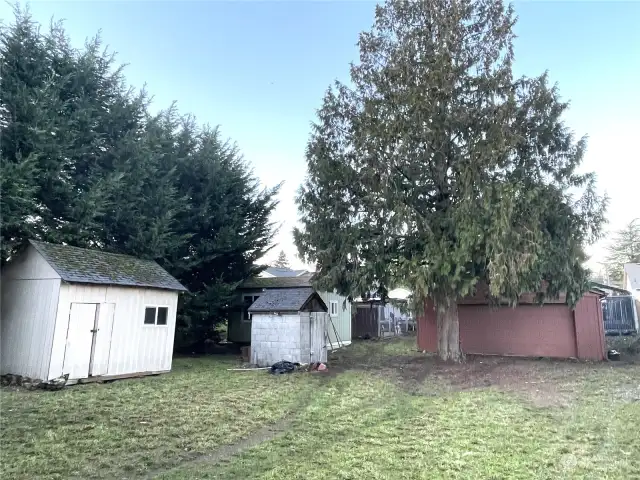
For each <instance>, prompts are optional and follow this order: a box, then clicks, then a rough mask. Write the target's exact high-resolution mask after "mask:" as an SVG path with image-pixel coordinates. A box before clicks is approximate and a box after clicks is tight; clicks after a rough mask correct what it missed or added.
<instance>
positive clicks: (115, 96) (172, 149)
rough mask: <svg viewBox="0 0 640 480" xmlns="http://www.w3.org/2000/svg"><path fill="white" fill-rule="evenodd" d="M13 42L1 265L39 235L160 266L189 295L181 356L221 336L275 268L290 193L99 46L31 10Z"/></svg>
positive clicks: (18, 23)
mask: <svg viewBox="0 0 640 480" xmlns="http://www.w3.org/2000/svg"><path fill="white" fill-rule="evenodd" d="M0 35H1V36H0V71H1V72H2V89H0V129H1V131H0V135H1V138H2V142H0V148H1V154H2V156H1V158H0V161H1V168H2V176H1V177H0V188H1V202H2V204H1V213H2V225H1V230H0V235H1V238H0V245H1V246H2V257H1V259H2V263H4V262H5V261H7V259H9V258H10V257H11V256H12V255H14V254H15V252H16V251H17V248H18V247H19V245H20V244H21V243H23V242H24V241H25V240H26V239H28V238H35V239H40V240H44V241H49V242H56V243H60V242H64V243H68V244H71V245H76V246H81V247H91V248H98V249H104V250H108V251H112V252H118V253H125V254H129V255H134V256H137V257H142V258H148V259H154V260H156V261H158V262H159V263H160V264H161V265H162V266H164V267H165V268H166V269H167V270H168V271H169V272H170V273H171V274H173V275H174V276H175V277H176V278H178V279H179V280H180V281H181V282H182V283H183V284H184V285H185V286H186V287H187V288H188V289H189V293H188V294H185V295H183V296H182V297H181V302H180V306H179V311H178V336H177V339H176V346H177V347H180V346H185V345H189V344H193V343H197V342H203V341H204V340H206V339H207V338H211V336H212V335H214V334H215V331H214V330H215V328H214V327H215V325H216V324H217V323H220V322H224V321H225V316H226V313H227V311H228V307H229V303H230V299H231V297H232V295H233V292H234V290H235V288H236V286H237V285H238V284H239V283H241V282H242V281H244V280H245V279H246V278H248V277H250V276H252V275H255V274H256V273H258V272H259V271H260V269H261V268H263V267H261V266H259V265H257V260H258V259H259V258H261V257H262V256H263V255H264V254H265V253H266V252H267V251H268V250H269V249H270V248H271V242H272V240H273V235H274V233H275V228H274V225H273V224H272V222H271V221H270V215H271V213H272V212H273V209H274V208H275V206H276V200H275V198H276V195H277V192H278V189H279V186H276V187H275V188H270V189H265V188H263V187H262V186H261V185H260V182H259V180H258V179H257V178H255V177H254V176H253V174H252V173H251V168H250V165H249V164H248V163H247V162H246V161H245V160H244V159H243V158H242V156H241V154H240V153H239V150H238V148H237V147H236V146H235V145H233V144H231V143H229V142H228V141H225V140H223V139H222V138H221V135H220V133H219V132H218V130H217V129H211V128H209V127H204V128H200V127H198V126H197V125H196V123H195V120H194V119H193V118H192V117H190V116H188V115H186V116H185V115H180V114H179V113H178V111H177V109H176V108H175V106H171V107H170V108H168V109H167V110H165V111H163V112H161V113H159V114H157V115H151V114H150V113H149V111H148V100H147V96H146V93H145V92H144V91H141V92H135V91H134V90H133V89H132V88H130V87H128V86H127V85H126V83H125V80H124V77H123V74H122V68H121V67H119V66H118V65H116V63H115V59H114V57H113V55H112V54H110V53H108V52H107V51H105V50H103V49H102V47H101V43H100V39H99V38H95V39H93V40H91V41H89V42H87V43H86V44H85V46H84V48H83V49H75V48H73V47H72V46H71V43H70V41H69V39H68V38H67V37H66V35H65V32H64V29H63V26H62V25H61V24H52V25H51V27H50V28H49V29H48V30H47V31H44V30H43V31H41V30H40V26H39V25H37V24H36V23H34V22H33V21H32V20H31V18H30V16H29V13H28V11H27V12H25V11H22V10H20V8H16V14H15V20H14V23H13V24H11V25H7V26H3V27H2V30H1V31H0Z"/></svg>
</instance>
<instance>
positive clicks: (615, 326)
mask: <svg viewBox="0 0 640 480" xmlns="http://www.w3.org/2000/svg"><path fill="white" fill-rule="evenodd" d="M602 318H603V320H604V330H605V333H606V334H607V335H634V334H636V333H638V332H637V330H636V311H635V303H634V299H633V297H632V296H631V295H615V296H610V297H605V298H603V299H602Z"/></svg>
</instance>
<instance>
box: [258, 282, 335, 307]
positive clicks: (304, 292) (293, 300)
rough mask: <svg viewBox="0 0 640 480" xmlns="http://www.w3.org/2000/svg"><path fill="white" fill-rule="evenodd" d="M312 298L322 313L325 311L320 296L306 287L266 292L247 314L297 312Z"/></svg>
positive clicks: (324, 305)
mask: <svg viewBox="0 0 640 480" xmlns="http://www.w3.org/2000/svg"><path fill="white" fill-rule="evenodd" d="M312 298H316V300H318V301H319V302H320V305H321V307H323V309H324V311H325V312H326V311H327V306H326V304H325V303H324V302H323V301H322V299H321V298H320V295H318V294H317V293H316V291H315V290H314V289H313V288H311V287H307V288H281V289H275V290H267V291H266V292H265V293H263V294H262V295H260V297H258V299H257V300H256V301H255V302H253V304H251V306H250V307H249V312H251V313H256V312H299V311H300V310H303V309H304V308H305V306H306V305H307V304H308V303H309V301H310V300H311V299H312Z"/></svg>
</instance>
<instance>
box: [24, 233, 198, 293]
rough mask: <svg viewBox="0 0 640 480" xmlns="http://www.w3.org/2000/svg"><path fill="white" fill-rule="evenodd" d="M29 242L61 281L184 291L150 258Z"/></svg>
mask: <svg viewBox="0 0 640 480" xmlns="http://www.w3.org/2000/svg"><path fill="white" fill-rule="evenodd" d="M29 243H30V244H31V245H32V246H33V247H34V248H35V249H36V250H37V251H38V253H39V254H40V255H42V257H43V258H44V259H45V260H46V261H47V263H48V264H49V265H51V268H53V269H54V270H55V271H56V273H57V274H58V275H60V278H61V279H62V280H64V281H65V282H71V283H91V284H105V285H123V286H128V287H147V288H161V289H165V290H178V291H187V289H186V288H185V287H184V286H183V285H182V284H181V283H180V282H178V280H176V279H175V278H173V277H172V276H171V275H170V274H169V273H168V272H167V271H166V270H165V269H164V268H162V267H161V266H160V265H158V264H157V263H156V262H154V261H153V260H142V259H140V258H135V257H130V256H128V255H119V254H116V253H107V252H102V251H99V250H88V249H86V248H78V247H71V246H69V245H57V244H53V243H45V242H37V241H35V240H29Z"/></svg>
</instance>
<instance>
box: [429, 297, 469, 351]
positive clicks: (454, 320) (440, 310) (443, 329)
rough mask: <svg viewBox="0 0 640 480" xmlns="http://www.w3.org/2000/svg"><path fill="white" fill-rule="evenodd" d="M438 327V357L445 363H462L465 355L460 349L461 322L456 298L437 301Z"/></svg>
mask: <svg viewBox="0 0 640 480" xmlns="http://www.w3.org/2000/svg"><path fill="white" fill-rule="evenodd" d="M435 304H436V320H437V326H438V355H439V357H440V358H441V359H442V360H444V361H452V362H456V363H460V362H462V361H463V360H464V354H463V353H462V350H461V349H460V322H459V321H458V304H457V302H456V299H455V297H453V298H452V297H440V298H437V299H436V300H435Z"/></svg>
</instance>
